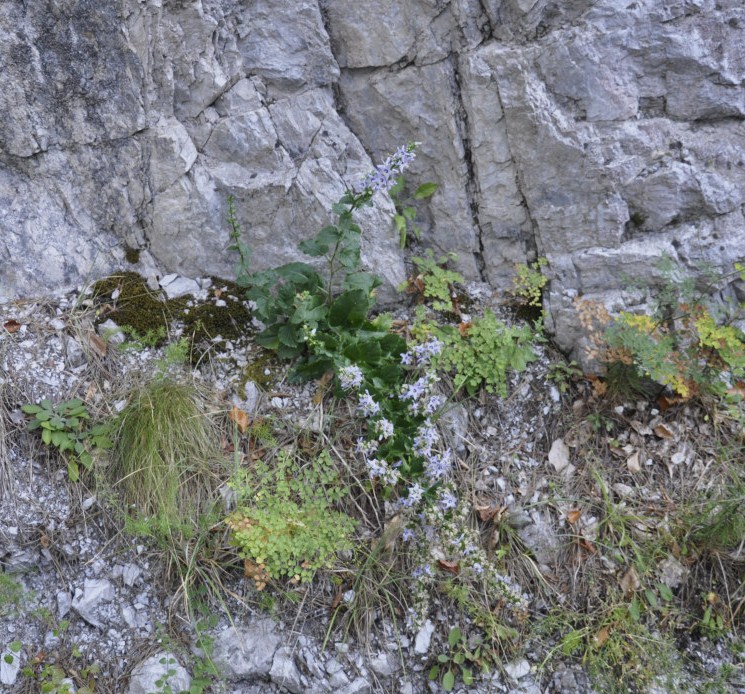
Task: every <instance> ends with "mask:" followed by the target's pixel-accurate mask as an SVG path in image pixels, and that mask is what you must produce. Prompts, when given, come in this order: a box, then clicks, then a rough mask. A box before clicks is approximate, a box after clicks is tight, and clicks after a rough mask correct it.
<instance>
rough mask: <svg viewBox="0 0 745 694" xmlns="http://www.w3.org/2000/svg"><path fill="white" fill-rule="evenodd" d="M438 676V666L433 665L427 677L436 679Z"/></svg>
mask: <svg viewBox="0 0 745 694" xmlns="http://www.w3.org/2000/svg"><path fill="white" fill-rule="evenodd" d="M439 676H440V666H439V665H433V666H432V668H431V669H430V671H429V679H430V680H436V679H437V678H438V677H439Z"/></svg>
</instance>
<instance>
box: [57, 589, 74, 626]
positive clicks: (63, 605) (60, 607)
mask: <svg viewBox="0 0 745 694" xmlns="http://www.w3.org/2000/svg"><path fill="white" fill-rule="evenodd" d="M71 607H72V595H70V593H69V592H68V591H66V590H60V591H57V617H58V618H59V619H64V618H65V617H66V616H67V614H68V612H70V608H71Z"/></svg>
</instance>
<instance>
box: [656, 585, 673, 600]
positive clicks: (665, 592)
mask: <svg viewBox="0 0 745 694" xmlns="http://www.w3.org/2000/svg"><path fill="white" fill-rule="evenodd" d="M657 590H659V591H660V597H661V598H662V599H663V600H664V601H665V602H670V601H671V600H672V599H673V591H672V590H670V587H669V586H667V585H665V584H664V583H658V584H657Z"/></svg>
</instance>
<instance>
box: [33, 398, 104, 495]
mask: <svg viewBox="0 0 745 694" xmlns="http://www.w3.org/2000/svg"><path fill="white" fill-rule="evenodd" d="M21 409H22V410H23V412H25V413H26V414H28V415H32V419H31V420H30V421H29V423H28V429H29V431H35V430H39V431H40V433H41V440H42V441H43V442H44V444H45V445H47V446H53V447H54V448H56V449H57V450H58V451H59V452H60V453H62V454H64V455H65V456H66V458H67V475H68V477H69V478H70V481H72V482H77V481H78V480H79V479H80V465H82V466H83V467H84V468H85V469H86V470H90V469H91V468H92V467H93V456H92V454H91V450H92V449H94V448H97V449H108V448H111V447H112V445H113V442H112V441H111V438H110V434H111V429H110V426H108V425H106V424H98V425H96V426H93V427H91V428H90V429H88V428H86V427H85V423H86V422H87V421H88V420H89V419H90V414H89V412H88V408H87V407H86V406H85V405H84V404H83V401H82V400H78V399H77V398H74V399H72V400H66V401H64V402H60V403H57V404H56V405H54V404H52V401H51V400H49V399H48V398H45V399H44V400H42V401H41V402H39V403H38V404H35V405H32V404H29V405H24V406H23V407H22V408H21Z"/></svg>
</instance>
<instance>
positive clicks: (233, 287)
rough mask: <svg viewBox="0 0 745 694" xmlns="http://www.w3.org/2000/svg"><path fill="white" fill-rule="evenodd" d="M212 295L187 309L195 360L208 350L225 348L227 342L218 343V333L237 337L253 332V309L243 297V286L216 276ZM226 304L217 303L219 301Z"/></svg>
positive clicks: (187, 328) (187, 331) (186, 326)
mask: <svg viewBox="0 0 745 694" xmlns="http://www.w3.org/2000/svg"><path fill="white" fill-rule="evenodd" d="M212 283H213V290H212V296H211V297H210V298H209V299H208V300H207V301H205V302H204V303H201V304H198V305H197V306H192V307H190V308H189V309H188V310H187V311H185V312H184V316H183V320H184V332H185V334H186V335H187V336H188V337H189V339H190V341H191V347H192V349H191V351H192V354H193V355H194V358H195V359H200V358H201V357H202V356H203V354H204V353H205V352H206V351H207V350H208V349H218V350H220V349H224V345H225V343H224V342H214V338H216V337H217V336H218V335H219V336H220V337H222V338H223V340H237V339H239V338H240V337H243V336H244V335H246V334H247V333H249V332H252V326H251V312H250V311H249V310H248V308H247V307H246V304H245V302H244V300H243V292H242V290H241V288H240V287H239V286H238V285H237V284H235V282H230V281H228V280H223V279H220V278H218V277H213V278H212ZM218 299H219V300H221V301H222V302H224V303H225V305H224V306H218V305H216V300H218Z"/></svg>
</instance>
